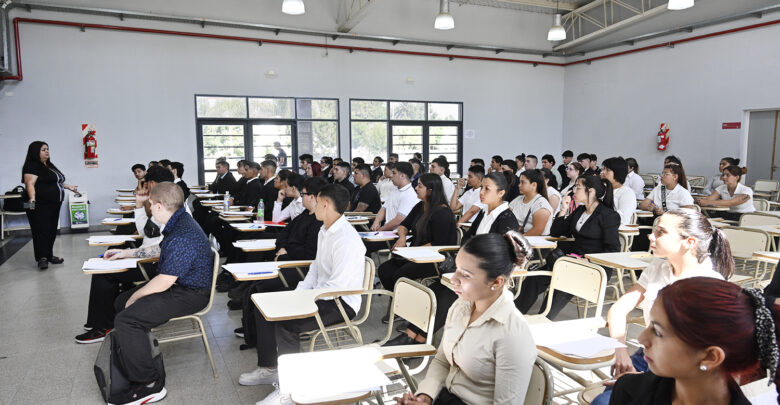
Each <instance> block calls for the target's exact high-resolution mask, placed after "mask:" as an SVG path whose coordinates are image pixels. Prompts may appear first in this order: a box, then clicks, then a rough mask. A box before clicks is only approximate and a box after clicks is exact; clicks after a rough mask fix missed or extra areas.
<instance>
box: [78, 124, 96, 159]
mask: <svg viewBox="0 0 780 405" xmlns="http://www.w3.org/2000/svg"><path fill="white" fill-rule="evenodd" d="M96 136H97V131H96V130H95V125H93V124H81V144H82V146H83V147H84V166H85V167H89V168H92V169H96V168H97V167H98V154H97V138H96Z"/></svg>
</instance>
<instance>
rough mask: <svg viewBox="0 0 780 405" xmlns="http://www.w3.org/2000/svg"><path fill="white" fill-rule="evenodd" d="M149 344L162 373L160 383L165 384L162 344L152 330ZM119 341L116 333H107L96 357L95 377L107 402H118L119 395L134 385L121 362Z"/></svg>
mask: <svg viewBox="0 0 780 405" xmlns="http://www.w3.org/2000/svg"><path fill="white" fill-rule="evenodd" d="M147 335H148V336H149V344H150V346H151V347H152V359H154V366H155V368H156V369H157V372H158V373H159V374H160V384H161V385H163V386H164V385H165V366H164V365H163V358H162V353H160V344H159V343H158V342H157V339H155V337H154V335H152V332H148V334H147ZM121 350H122V348H121V347H119V342H117V341H116V339H114V333H113V332H111V333H109V334H108V335H106V338H105V340H103V343H101V344H100V351H98V355H97V359H95V379H97V384H98V387H99V388H100V393H101V394H102V395H103V399H104V400H105V401H106V402H107V403H116V402H117V401H116V399H117V397H118V396H119V395H121V394H124V393H127V392H128V391H130V389H131V387H132V383H131V382H130V381H128V380H127V377H126V376H125V371H124V367H123V366H122V364H121V360H120V357H119V352H120V351H121Z"/></svg>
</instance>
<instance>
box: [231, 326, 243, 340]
mask: <svg viewBox="0 0 780 405" xmlns="http://www.w3.org/2000/svg"><path fill="white" fill-rule="evenodd" d="M233 333H235V334H236V336H237V337H240V338H242V339H243V338H244V327H243V326H242V327H240V328H236V329H235V330H234V331H233Z"/></svg>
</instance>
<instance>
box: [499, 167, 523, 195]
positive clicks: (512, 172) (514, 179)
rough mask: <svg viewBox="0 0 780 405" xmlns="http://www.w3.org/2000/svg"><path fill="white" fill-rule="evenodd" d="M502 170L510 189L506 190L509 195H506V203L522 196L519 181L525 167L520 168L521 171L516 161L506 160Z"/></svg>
mask: <svg viewBox="0 0 780 405" xmlns="http://www.w3.org/2000/svg"><path fill="white" fill-rule="evenodd" d="M501 170H502V171H503V173H504V176H506V180H507V183H509V188H507V189H506V191H507V193H506V195H504V199H505V200H506V202H510V201H512V200H514V199H515V198H517V197H518V196H519V195H520V189H519V187H518V180H519V179H520V174H521V173H522V172H524V171H525V167H524V166H520V169H518V166H517V165H516V164H515V161H514V160H505V161H503V162H502V163H501ZM520 170H522V171H520Z"/></svg>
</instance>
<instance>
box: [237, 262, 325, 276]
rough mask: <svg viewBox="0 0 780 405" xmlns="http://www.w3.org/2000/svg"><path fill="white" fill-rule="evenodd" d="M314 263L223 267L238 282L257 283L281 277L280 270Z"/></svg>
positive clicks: (274, 263)
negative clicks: (257, 281)
mask: <svg viewBox="0 0 780 405" xmlns="http://www.w3.org/2000/svg"><path fill="white" fill-rule="evenodd" d="M313 261H314V260H287V261H281V262H250V263H230V264H226V265H223V266H222V268H223V269H225V270H227V271H229V272H230V273H231V274H233V278H234V279H236V280H237V281H256V280H267V279H271V278H276V277H279V269H288V268H295V267H305V266H308V265H310V264H311V263H312V262H313ZM250 273H257V274H250Z"/></svg>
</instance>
